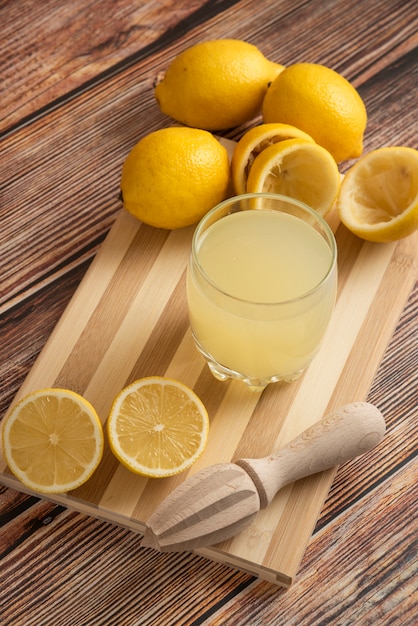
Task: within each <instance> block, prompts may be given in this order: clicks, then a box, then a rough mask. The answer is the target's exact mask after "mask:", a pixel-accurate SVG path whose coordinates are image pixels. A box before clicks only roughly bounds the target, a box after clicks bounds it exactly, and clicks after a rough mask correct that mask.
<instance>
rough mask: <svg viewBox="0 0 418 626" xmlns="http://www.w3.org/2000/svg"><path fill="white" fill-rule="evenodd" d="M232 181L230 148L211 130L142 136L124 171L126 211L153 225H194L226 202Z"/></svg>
mask: <svg viewBox="0 0 418 626" xmlns="http://www.w3.org/2000/svg"><path fill="white" fill-rule="evenodd" d="M229 181H230V167H229V158H228V153H227V150H226V148H225V147H224V146H223V145H222V144H221V143H220V142H219V141H218V140H217V139H216V138H215V137H214V136H213V135H212V134H211V133H209V132H207V131H205V130H200V129H196V128H184V127H180V126H175V127H171V128H162V129H160V130H156V131H154V132H152V133H149V134H148V135H146V136H145V137H143V138H142V139H141V140H140V141H139V142H138V143H137V144H136V145H135V146H134V147H133V148H132V150H131V151H130V152H129V154H128V156H127V157H126V159H125V162H124V164H123V167H122V176H121V181H120V190H121V196H122V202H123V205H124V207H125V208H126V209H127V210H128V211H129V212H130V213H132V215H134V216H135V217H137V218H138V219H139V220H141V221H142V222H144V223H145V224H148V225H150V226H155V227H157V228H166V229H169V230H172V229H176V228H183V227H184V226H190V225H191V224H194V223H196V222H198V221H199V220H200V218H201V217H203V215H205V213H207V212H208V211H209V210H210V209H211V208H212V207H214V206H215V205H216V204H218V203H219V202H221V201H222V200H224V199H225V198H226V196H227V194H228V190H229Z"/></svg>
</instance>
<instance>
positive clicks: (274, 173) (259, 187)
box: [247, 139, 340, 216]
mask: <svg viewBox="0 0 418 626" xmlns="http://www.w3.org/2000/svg"><path fill="white" fill-rule="evenodd" d="M339 188H340V173H339V170H338V166H337V164H336V162H335V160H334V158H333V157H332V156H331V154H330V153H329V152H328V151H327V150H326V149H325V148H323V147H322V146H319V145H318V144H316V143H312V142H309V141H306V139H287V140H284V141H280V142H279V143H277V144H275V145H273V146H270V147H268V148H265V149H264V150H263V151H262V152H260V154H259V155H258V156H257V157H256V158H255V159H254V163H253V164H252V166H251V169H250V172H249V174H248V180H247V192H249V193H253V192H268V193H278V194H282V195H284V196H290V197H291V198H295V199H296V200H300V201H301V202H304V203H305V204H307V205H308V206H310V207H311V208H312V209H314V210H315V211H317V212H318V213H319V214H320V215H322V216H324V215H326V214H327V213H328V212H329V211H330V210H331V208H332V207H333V205H334V203H335V200H336V198H337V195H338V191H339Z"/></svg>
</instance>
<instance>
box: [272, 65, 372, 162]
mask: <svg viewBox="0 0 418 626" xmlns="http://www.w3.org/2000/svg"><path fill="white" fill-rule="evenodd" d="M263 119H264V122H268V123H271V122H282V123H285V124H292V125H293V126H296V127H297V128H300V129H301V130H303V131H304V132H305V133H308V134H309V135H310V136H311V137H312V138H313V139H314V140H315V141H316V143H318V144H320V145H321V146H323V147H324V148H326V149H327V150H328V152H330V153H331V154H332V156H333V157H334V159H335V160H336V161H337V163H339V162H341V161H345V160H347V159H353V158H357V157H359V156H360V155H361V154H362V152H363V136H364V131H365V129H366V124H367V112H366V107H365V105H364V103H363V100H362V99H361V97H360V95H359V94H358V92H357V91H356V89H355V88H354V87H353V86H352V85H351V83H350V82H349V81H348V80H346V79H345V78H344V77H343V76H341V74H339V73H338V72H335V71H334V70H332V69H330V68H328V67H325V66H324V65H318V64H316V63H295V64H294V65H290V66H288V67H287V68H286V69H284V70H283V72H281V73H280V74H279V75H278V76H277V78H276V79H275V80H274V81H273V83H272V84H271V85H270V87H269V89H268V90H267V93H266V96H265V98H264V102H263Z"/></svg>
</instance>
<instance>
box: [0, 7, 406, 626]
mask: <svg viewBox="0 0 418 626" xmlns="http://www.w3.org/2000/svg"><path fill="white" fill-rule="evenodd" d="M67 4H68V3H64V2H54V3H52V2H43V3H36V2H30V1H29V0H23V1H22V2H16V1H14V2H13V1H8V2H1V3H0V24H1V26H0V29H1V32H2V37H1V38H0V49H1V52H2V60H5V61H4V62H3V63H2V64H1V67H0V75H1V82H0V91H1V94H2V112H1V114H0V126H1V130H2V136H1V137H2V138H1V144H0V165H1V167H0V275H1V280H0V292H1V296H0V297H1V303H0V307H1V309H0V313H1V314H0V333H1V340H2V341H1V343H0V411H1V414H2V415H3V414H4V411H5V410H6V409H7V407H8V405H9V404H10V402H11V401H12V398H13V397H14V395H15V393H16V392H17V390H18V389H19V387H20V385H21V384H22V382H23V380H24V379H25V377H26V375H27V374H28V372H29V371H30V369H31V367H32V366H33V364H34V362H35V360H36V357H37V356H38V355H39V352H40V350H41V349H42V347H43V345H44V344H45V343H46V341H47V338H48V337H49V335H50V333H51V332H52V330H53V328H54V326H55V324H56V323H57V321H58V320H59V318H60V316H61V314H62V313H63V311H64V309H65V307H66V306H67V304H68V302H69V300H70V298H71V295H72V294H73V293H74V291H75V289H76V287H77V285H78V284H79V282H80V280H81V279H82V277H83V275H84V273H85V271H86V269H87V268H88V266H89V265H90V263H91V260H92V258H93V257H94V255H95V253H96V252H97V250H98V249H99V247H100V246H101V244H102V242H103V240H104V238H105V236H106V234H107V232H108V231H109V229H110V228H111V226H112V225H113V223H114V221H115V219H116V217H117V215H118V214H119V211H120V204H119V201H118V197H117V187H118V180H119V172H120V167H121V164H122V161H123V158H124V156H125V155H126V154H127V152H128V150H129V148H130V147H131V146H132V145H133V143H135V142H136V141H137V140H138V138H139V137H141V136H142V135H143V134H145V133H146V132H149V130H152V129H154V128H157V127H160V126H163V125H170V124H171V123H172V122H171V120H169V119H167V118H165V117H164V116H162V115H161V114H160V113H159V112H158V110H157V109H156V107H155V103H154V102H153V98H152V83H153V80H154V77H155V76H156V74H157V73H158V72H159V71H160V70H162V69H164V68H165V67H166V65H167V63H168V61H169V59H170V58H172V57H173V56H174V55H175V54H176V53H177V52H178V51H180V50H181V49H183V48H184V47H186V46H187V45H189V44H190V43H194V42H196V41H199V40H201V39H207V38H210V37H225V36H236V37H240V38H243V39H246V40H248V41H251V42H252V43H256V44H257V45H259V47H260V48H261V49H262V50H263V51H264V52H265V53H266V54H268V55H269V56H271V57H272V58H273V59H274V60H276V61H278V62H284V63H286V64H288V63H291V62H294V61H297V60H309V61H315V62H320V63H325V64H328V65H330V66H332V67H334V68H335V69H337V70H339V71H342V73H343V74H344V75H345V76H346V77H347V78H349V79H350V80H352V81H353V83H354V84H355V85H356V87H358V89H359V91H360V93H361V95H362V97H363V98H364V100H365V102H366V105H367V109H368V114H369V120H368V127H367V132H366V137H365V147H366V150H370V149H372V148H374V147H378V146H380V145H390V144H395V143H396V144H403V145H411V146H413V147H417V146H416V102H417V63H416V48H417V31H418V12H417V7H416V3H415V2H413V1H412V0H371V1H370V2H367V3H359V2H357V1H356V0H347V1H342V0H324V1H323V2H320V3H318V2H313V1H310V2H309V1H308V2H305V1H301V0H300V1H299V0H296V1H291V0H280V2H277V3H271V2H267V1H264V0H260V1H259V2H257V3H254V2H251V0H241V1H239V2H221V1H210V2H206V3H205V2H199V1H197V0H196V1H194V2H192V3H190V2H183V1H181V2H176V3H170V2H167V1H164V2H160V3H158V5H157V4H156V3H155V4H154V5H153V3H143V4H142V5H141V3H140V4H137V5H136V6H135V7H133V6H132V3H131V2H127V0H126V2H124V0H117V2H115V3H107V2H106V1H105V2H103V3H100V9H98V10H97V5H96V3H95V2H91V3H88V4H87V5H86V3H84V2H83V3H82V2H81V1H80V0H75V2H73V3H71V7H68V6H67ZM110 5H112V6H110ZM140 12H142V14H141V17H140V18H139V17H138V16H139V13H140ZM105 15H106V19H105V18H104V16H105ZM146 15H148V16H151V15H152V16H153V17H154V19H152V20H151V19H150V20H147V19H145V16H146ZM107 16H113V20H112V19H107ZM67 26H70V29H69V30H67V29H66V27H67ZM100 31H101V32H100ZM70 32H71V37H69V36H68V34H69V33H70ZM73 42H77V46H74V45H73ZM79 51H81V54H79ZM81 57H82V61H81V63H80V58H81ZM40 61H41V62H40ZM6 104H7V106H6ZM255 121H257V120H255ZM241 133H242V129H234V130H231V131H230V132H229V133H227V134H226V135H227V136H228V137H230V138H233V139H237V138H238V137H239V136H240V134H241ZM348 166H349V164H345V165H344V168H343V170H345V169H346V167H348ZM399 262H400V267H402V265H403V261H402V259H400V260H399ZM395 267H396V266H394V267H393V270H394V271H393V276H392V280H393V281H394V282H395V283H396V269H395ZM417 298H418V285H416V286H415V289H414V291H413V292H412V294H411V296H410V298H409V300H408V304H407V306H406V308H405V309H404V313H403V315H402V317H401V320H400V322H399V324H398V326H397V329H396V332H395V333H394V335H393V337H392V339H391V341H390V343H389V346H388V347H387V349H386V352H385V356H384V358H383V360H382V362H381V364H380V366H379V369H378V371H377V372H376V375H375V377H374V382H373V385H372V387H371V390H370V392H369V394H368V400H369V401H371V402H374V403H376V404H377V405H378V406H379V407H380V408H381V410H382V411H383V412H384V414H385V417H386V421H387V424H388V434H387V436H386V437H385V440H384V445H383V446H381V447H379V449H378V450H377V451H376V453H374V454H373V455H372V456H371V457H370V461H369V463H367V464H363V463H360V462H355V461H354V462H351V463H347V464H345V465H344V466H343V467H341V468H340V470H339V471H338V473H337V475H336V478H335V480H334V482H333V485H332V488H331V491H330V492H329V496H328V498H327V500H326V502H325V504H324V508H323V510H322V514H321V516H320V518H319V520H318V523H317V525H316V529H315V531H314V534H313V535H312V538H311V540H310V542H309V544H308V548H307V550H306V552H305V555H304V558H303V559H302V562H301V565H300V568H299V570H298V574H297V577H296V581H295V582H294V584H293V585H292V587H291V589H290V590H289V591H286V592H285V591H283V590H280V589H279V588H277V587H276V586H274V585H271V584H269V583H267V582H262V581H261V582H260V581H257V580H255V579H253V578H252V577H251V576H250V575H248V574H245V573H240V572H238V571H235V570H232V569H230V568H229V567H227V566H225V565H221V564H219V565H216V564H215V563H213V562H211V561H209V560H207V559H205V558H201V557H199V556H191V555H175V558H174V557H173V556H172V555H160V554H158V553H156V552H155V551H149V550H145V549H142V548H141V547H140V541H139V537H138V535H137V534H136V533H132V532H130V531H128V530H125V529H122V528H120V527H117V526H113V525H112V524H109V523H106V522H100V521H97V520H96V519H93V518H91V517H89V516H85V515H83V514H80V513H74V512H70V511H68V510H66V509H64V508H63V507H61V506H57V505H55V504H53V503H47V502H46V501H44V500H38V499H35V498H33V497H31V496H26V495H24V494H22V493H21V492H19V491H15V490H14V489H7V488H0V546H1V549H2V550H3V552H2V555H3V556H2V561H1V568H0V578H1V580H0V610H1V616H2V621H3V622H4V623H5V624H7V626H23V625H24V626H27V625H30V624H35V625H36V626H43V625H44V624H45V623H55V624H57V625H58V626H67V625H68V624H71V626H74V625H75V626H81V625H83V626H85V625H86V624H95V625H96V624H97V625H100V624H103V625H105V624H106V626H108V625H113V624H114V625H115V626H116V625H117V626H125V625H126V626H134V625H137V624H141V625H145V626H147V625H150V626H151V625H152V626H154V625H155V624H156V623H158V624H159V625H160V624H161V625H162V626H165V625H166V624H167V626H168V625H169V626H171V625H172V624H173V623H176V624H190V625H196V626H197V624H199V625H200V624H208V625H209V624H211V625H212V624H223V625H224V624H226V625H227V626H229V625H230V626H240V625H243V624H248V623H251V624H254V625H255V626H258V625H265V624H269V625H273V626H282V625H283V624H284V623H286V624H290V625H295V626H296V625H298V626H299V624H300V623H301V617H300V616H303V622H304V623H306V624H308V625H309V626H324V625H328V624H332V625H333V626H334V625H337V626H346V625H348V624H356V626H357V625H360V626H364V625H367V626H368V625H373V626H374V625H375V624H379V626H380V625H385V626H386V625H389V624H390V625H391V626H392V625H393V624H395V625H396V626H398V624H399V626H415V624H416V615H417V612H418V607H417V601H416V593H415V590H416V589H417V587H418V564H417V559H416V546H415V543H414V542H415V534H416V509H415V505H416V501H417V494H416V484H417V476H416V449H417V445H416V442H417V434H416V407H417V400H418V398H417V388H418V387H417V385H418V379H417V376H418V368H417V340H418V336H417V332H418V329H417V317H418V300H417ZM378 302H379V306H378V308H377V311H376V313H377V314H378V315H380V317H385V316H386V314H387V313H388V307H387V306H386V299H385V293H384V292H382V293H381V294H380V296H379V300H378ZM389 314H390V312H389ZM394 323H395V321H394ZM359 336H360V337H361V341H362V342H363V344H364V342H366V343H367V345H368V349H370V351H371V353H372V357H373V358H374V355H375V353H376V351H379V350H381V351H382V353H383V351H384V349H385V345H386V344H385V341H384V340H383V339H382V340H381V341H382V343H381V345H379V346H377V347H376V346H374V345H372V344H371V343H370V342H369V341H368V329H367V327H366V328H365V329H364V330H363V332H362V333H361V334H360V335H359ZM162 339H163V340H164V336H163V337H162ZM363 349H365V348H363ZM145 354H146V358H148V359H150V360H151V361H150V363H155V360H154V361H153V359H155V357H154V355H153V350H152V346H151V345H149V346H148V347H147V351H146V352H144V355H145ZM143 365H144V364H142V365H141V366H140V367H143ZM368 369H369V364H368V363H364V367H362V368H360V370H359V372H358V378H360V377H364V376H365V375H366V377H367V376H368V374H369V373H370V372H369V371H368ZM365 371H366V374H365ZM345 373H347V374H348V375H349V377H356V375H357V374H356V368H355V367H354V365H353V366H351V367H349V368H348V369H347V370H346V372H345ZM373 375H374V374H372V377H373ZM199 384H200V385H203V386H204V384H205V381H204V380H203V381H200V382H199ZM366 393H367V392H366ZM263 403H264V404H263V409H268V408H269V407H271V406H272V404H271V398H269V397H268V394H266V396H265V397H263ZM218 404H219V400H218V399H217V398H214V397H212V398H211V399H210V407H211V409H212V407H213V408H214V410H216V407H217V406H218ZM279 427H280V425H279ZM240 446H241V447H242V449H243V450H244V453H245V450H246V449H247V450H248V449H250V448H251V446H255V448H260V449H261V450H262V449H265V447H266V446H268V437H260V439H259V440H257V441H256V442H254V441H251V440H250V439H249V438H246V437H245V436H244V437H243V439H242V440H241V442H240ZM359 461H360V460H359ZM341 523H343V529H341V528H340V524H341ZM162 590H163V591H162ZM75 607H76V608H75Z"/></svg>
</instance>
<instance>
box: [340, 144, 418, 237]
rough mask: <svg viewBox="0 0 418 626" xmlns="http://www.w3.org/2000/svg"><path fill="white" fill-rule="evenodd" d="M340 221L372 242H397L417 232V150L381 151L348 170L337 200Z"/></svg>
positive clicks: (391, 148)
mask: <svg viewBox="0 0 418 626" xmlns="http://www.w3.org/2000/svg"><path fill="white" fill-rule="evenodd" d="M337 209H338V213H339V215H340V218H341V221H342V222H343V224H345V226H346V227H347V228H348V229H349V230H351V231H352V232H353V233H354V234H356V235H357V236H358V237H361V238H362V239H367V240H369V241H377V242H384V241H396V240H398V239H402V238H404V237H407V236H408V235H410V234H412V233H413V232H414V231H416V230H417V229H418V150H414V149H413V148H407V147H406V146H388V147H383V148H378V149H377V150H373V151H372V152H369V153H368V154H366V155H365V156H364V157H362V158H361V159H360V160H359V161H357V163H356V164H355V165H353V166H352V167H351V169H350V170H348V172H347V174H346V175H345V178H344V181H343V183H342V185H341V190H340V193H339V196H338V200H337Z"/></svg>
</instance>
